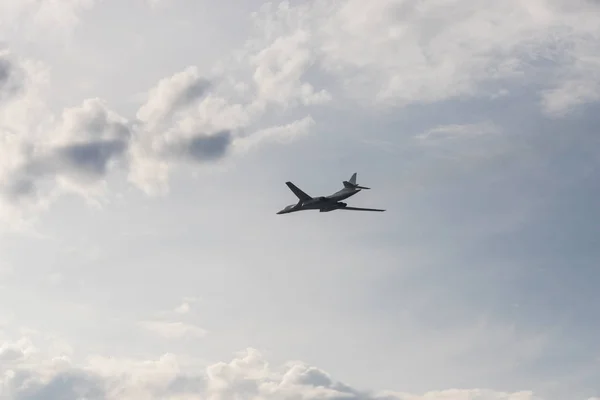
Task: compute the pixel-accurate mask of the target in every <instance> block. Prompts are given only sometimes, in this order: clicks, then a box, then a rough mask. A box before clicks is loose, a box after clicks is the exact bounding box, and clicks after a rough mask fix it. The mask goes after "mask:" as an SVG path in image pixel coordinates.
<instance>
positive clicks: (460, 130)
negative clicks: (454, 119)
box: [416, 123, 500, 143]
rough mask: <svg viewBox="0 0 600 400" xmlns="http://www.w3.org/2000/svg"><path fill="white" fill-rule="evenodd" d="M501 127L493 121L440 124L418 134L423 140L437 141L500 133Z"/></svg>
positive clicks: (427, 141) (418, 137)
mask: <svg viewBox="0 0 600 400" xmlns="http://www.w3.org/2000/svg"><path fill="white" fill-rule="evenodd" d="M499 130H500V128H499V127H497V126H495V125H494V124H491V123H479V124H453V125H440V126H436V127H435V128H431V129H429V130H427V131H426V132H424V133H421V134H419V135H417V136H416V138H417V139H419V140H420V141H421V142H424V143H436V142H439V141H445V140H449V139H458V138H464V137H472V136H479V135H489V134H494V133H498V132H499Z"/></svg>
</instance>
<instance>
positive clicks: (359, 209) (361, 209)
mask: <svg viewBox="0 0 600 400" xmlns="http://www.w3.org/2000/svg"><path fill="white" fill-rule="evenodd" d="M338 210H350V211H379V212H383V211H385V210H381V209H379V208H361V207H343V208H339V209H338Z"/></svg>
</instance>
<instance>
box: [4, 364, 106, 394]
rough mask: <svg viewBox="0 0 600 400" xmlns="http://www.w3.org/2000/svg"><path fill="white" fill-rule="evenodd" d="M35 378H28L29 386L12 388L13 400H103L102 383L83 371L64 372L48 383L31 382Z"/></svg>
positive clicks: (103, 389) (103, 390)
mask: <svg viewBox="0 0 600 400" xmlns="http://www.w3.org/2000/svg"><path fill="white" fill-rule="evenodd" d="M32 378H33V379H35V378H37V377H31V376H30V377H29V379H27V380H26V382H27V381H29V382H27V383H29V385H25V386H21V387H20V388H14V389H13V391H14V393H13V397H12V398H13V399H15V400H79V399H88V400H104V399H106V392H105V388H104V382H103V380H102V379H101V378H98V377H96V376H94V375H92V374H89V373H85V372H83V371H76V370H73V371H66V372H62V373H59V374H58V375H56V376H54V377H53V378H52V379H51V380H50V381H49V382H47V383H42V382H41V381H39V380H37V381H33V383H30V381H31V380H33V379H32Z"/></svg>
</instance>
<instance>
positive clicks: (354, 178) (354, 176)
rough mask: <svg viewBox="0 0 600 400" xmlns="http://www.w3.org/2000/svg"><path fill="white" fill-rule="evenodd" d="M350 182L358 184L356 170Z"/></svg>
mask: <svg viewBox="0 0 600 400" xmlns="http://www.w3.org/2000/svg"><path fill="white" fill-rule="evenodd" d="M348 182H350V183H351V184H353V185H356V172H355V173H353V174H352V176H351V177H350V180H349V181H348Z"/></svg>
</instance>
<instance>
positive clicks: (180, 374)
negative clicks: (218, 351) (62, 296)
mask: <svg viewBox="0 0 600 400" xmlns="http://www.w3.org/2000/svg"><path fill="white" fill-rule="evenodd" d="M4 347H5V346H0V348H4ZM17 353H18V355H19V357H12V358H11V360H12V361H13V362H12V363H10V364H7V363H0V373H1V375H0V376H1V378H0V398H2V399H7V400H9V399H10V400H12V399H22V398H28V399H42V398H43V399H55V398H56V399H58V398H60V399H76V398H77V399H78V398H88V399H98V400H100V399H102V400H110V399H122V400H127V399H139V398H145V399H159V398H160V399H172V400H175V399H198V400H199V399H209V400H225V399H255V400H275V399H277V400H299V399H305V400H342V399H344V400H448V399H452V400H543V399H542V398H540V397H537V396H535V395H534V394H533V393H531V392H526V391H523V392H514V393H508V392H506V393H504V392H497V391H493V390H483V389H471V390H468V389H449V390H440V391H436V392H429V393H424V394H409V393H403V392H394V391H364V390H359V389H356V388H353V387H352V386H350V385H347V384H345V383H342V382H340V381H338V380H336V379H335V378H334V377H332V376H331V375H330V374H328V373H327V372H325V371H323V370H321V369H319V368H317V367H314V366H310V365H307V364H305V363H303V362H299V361H290V362H288V363H286V364H284V365H282V366H280V367H277V366H272V365H271V364H270V363H269V362H268V361H267V360H266V359H265V358H264V357H263V355H262V354H261V353H260V352H259V351H257V350H255V349H252V348H249V349H246V350H245V351H243V352H240V354H239V355H238V356H237V357H236V358H234V359H233V360H231V361H229V362H219V363H216V364H212V365H208V366H205V367H200V366H199V365H198V364H197V363H189V362H182V361H181V359H180V358H179V357H177V356H176V355H174V354H165V355H163V356H161V357H159V358H158V359H156V360H143V361H136V360H127V359H119V358H114V357H103V356H94V357H91V358H88V361H87V362H86V363H85V364H83V365H78V364H75V363H73V362H72V361H70V360H69V359H68V358H66V357H64V356H59V355H58V354H54V355H52V354H49V353H28V354H25V353H22V352H21V353H19V352H15V354H17ZM582 400H583V399H582Z"/></svg>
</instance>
